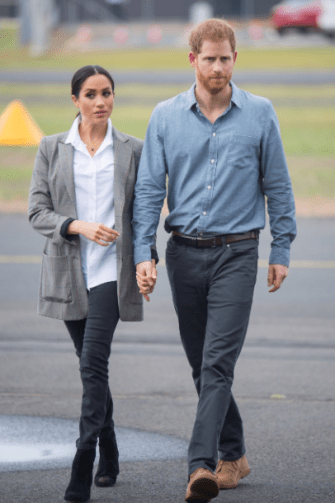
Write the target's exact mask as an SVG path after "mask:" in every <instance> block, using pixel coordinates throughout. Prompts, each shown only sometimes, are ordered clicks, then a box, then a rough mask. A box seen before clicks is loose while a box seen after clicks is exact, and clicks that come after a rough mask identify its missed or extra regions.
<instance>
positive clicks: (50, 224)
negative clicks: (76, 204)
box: [28, 137, 75, 245]
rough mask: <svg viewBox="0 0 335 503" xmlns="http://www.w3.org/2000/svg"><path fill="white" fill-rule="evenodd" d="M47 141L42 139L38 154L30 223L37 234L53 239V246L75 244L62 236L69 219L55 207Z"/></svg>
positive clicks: (32, 182) (34, 172) (33, 177)
mask: <svg viewBox="0 0 335 503" xmlns="http://www.w3.org/2000/svg"><path fill="white" fill-rule="evenodd" d="M47 141H48V137H45V138H42V140H41V142H40V145H39V148H38V151H37V154H36V159H35V165H34V169H33V175H32V179H31V184H30V191H29V201H28V218H29V222H30V223H31V225H32V226H33V228H34V229H35V230H36V231H37V232H39V233H40V234H42V235H43V236H45V237H47V238H49V239H51V241H52V243H53V244H56V245H62V244H64V243H70V244H75V243H74V242H72V241H71V240H68V239H65V238H64V237H62V235H61V229H62V225H63V223H64V222H65V221H66V220H67V219H68V217H67V216H64V215H60V214H59V213H56V211H55V210H54V207H53V203H52V198H51V193H50V188H49V181H48V174H49V158H48V150H47Z"/></svg>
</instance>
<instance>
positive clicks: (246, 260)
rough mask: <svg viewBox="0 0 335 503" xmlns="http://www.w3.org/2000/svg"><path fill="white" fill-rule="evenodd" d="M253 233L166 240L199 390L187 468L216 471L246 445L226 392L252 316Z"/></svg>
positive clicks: (175, 299) (175, 298) (176, 300)
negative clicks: (210, 240)
mask: <svg viewBox="0 0 335 503" xmlns="http://www.w3.org/2000/svg"><path fill="white" fill-rule="evenodd" d="M257 259H258V241H257V240H255V239H248V240H244V241H238V242H234V243H231V244H230V245H227V244H224V245H222V246H218V247H215V248H193V247H190V246H186V245H182V244H179V243H176V242H175V241H174V240H173V238H170V239H169V241H168V245H167V249H166V266H167V272H168V277H169V281H170V285H171V289H172V296H173V302H174V307H175V310H176V313H177V316H178V320H179V330H180V335H181V340H182V344H183V346H184V349H185V352H186V356H187V358H188V361H189V363H190V365H191V367H192V375H193V379H194V384H195V387H196V389H197V392H198V395H199V402H198V407H197V414H196V419H195V424H194V428H193V433H192V437H191V441H190V445H189V451H188V459H189V474H191V473H193V472H194V471H195V470H196V469H197V468H200V467H202V468H207V469H208V470H211V471H214V470H215V468H216V465H217V461H218V457H219V458H220V459H223V460H227V461H234V460H236V459H239V458H240V457H242V456H243V455H244V453H245V445H244V438H243V425H242V419H241V416H240V413H239V410H238V407H237V404H236V402H235V400H234V397H233V394H232V392H231V386H232V384H233V378H234V367H235V364H236V361H237V358H238V356H239V354H240V351H241V349H242V345H243V342H244V339H245V335H246V331H247V326H248V322H249V316H250V310H251V304H252V297H253V291H254V286H255V282H256V276H257Z"/></svg>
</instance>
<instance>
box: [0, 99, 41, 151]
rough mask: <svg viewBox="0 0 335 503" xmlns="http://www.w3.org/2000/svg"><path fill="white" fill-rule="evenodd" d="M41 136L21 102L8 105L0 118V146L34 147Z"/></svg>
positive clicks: (17, 101)
mask: <svg viewBox="0 0 335 503" xmlns="http://www.w3.org/2000/svg"><path fill="white" fill-rule="evenodd" d="M43 136H44V135H43V133H42V132H41V131H40V129H39V128H38V126H37V124H35V122H34V120H33V118H32V117H31V115H30V114H29V113H28V112H27V110H26V109H25V107H24V106H23V104H22V103H21V101H19V100H15V101H12V102H11V103H9V105H8V107H7V108H6V110H5V111H4V113H3V114H2V115H1V117H0V145H2V146H6V147H9V146H11V147H12V146H22V147H27V146H34V145H38V144H39V143H40V141H41V139H42V138H43Z"/></svg>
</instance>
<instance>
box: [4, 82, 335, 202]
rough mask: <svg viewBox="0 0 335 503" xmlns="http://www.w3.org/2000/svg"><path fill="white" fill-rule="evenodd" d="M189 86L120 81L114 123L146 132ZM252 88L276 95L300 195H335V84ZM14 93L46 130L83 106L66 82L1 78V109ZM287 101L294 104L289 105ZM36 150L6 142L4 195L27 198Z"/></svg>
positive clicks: (59, 126)
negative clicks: (158, 111) (164, 104)
mask: <svg viewBox="0 0 335 503" xmlns="http://www.w3.org/2000/svg"><path fill="white" fill-rule="evenodd" d="M183 90H185V87H180V86H167V85H163V86H144V85H127V86H120V88H118V87H117V94H116V101H115V108H114V111H113V115H112V121H113V124H114V125H115V127H117V128H118V129H120V130H121V131H124V132H126V133H128V134H131V135H134V136H137V137H139V138H144V136H145V131H146V128H147V124H148V120H149V117H150V114H151V112H152V109H153V107H154V105H155V104H156V103H157V102H159V101H161V100H163V99H167V98H169V97H170V96H173V95H175V94H177V93H179V92H182V91H183ZM248 90H249V91H251V92H253V93H255V94H260V95H263V96H266V97H268V98H270V99H272V100H273V103H274V105H275V109H276V111H277V114H278V118H279V122H280V126H281V132H282V137H283V143H284V148H285V152H286V154H287V155H288V164H289V168H290V173H291V177H292V183H293V187H294V191H295V195H296V197H311V196H321V197H322V196H325V197H334V198H335V149H334V137H335V111H334V100H335V86H323V87H319V88H318V89H317V93H316V91H315V88H314V87H312V86H310V87H309V86H307V87H306V86H249V87H248ZM320 98H322V100H323V101H322V104H321V105H320V103H319V99H320ZM11 99H21V100H22V101H23V103H24V104H25V105H26V107H27V109H28V110H29V112H30V113H31V114H32V116H33V118H34V119H35V121H36V122H37V124H38V125H39V126H40V128H41V129H42V131H43V132H44V134H46V135H49V134H53V133H57V132H61V131H67V130H68V129H69V128H70V126H71V123H72V121H73V119H74V117H75V115H76V112H77V110H76V108H75V107H74V106H73V104H72V102H71V99H70V89H69V86H68V85H65V84H64V85H59V86H55V85H40V86H36V85H33V84H30V85H28V84H25V85H22V84H21V85H20V84H13V85H12V86H11V87H10V89H8V86H6V85H5V84H0V113H2V111H3V110H4V108H5V107H6V106H7V104H8V102H9V101H10V100H11ZM118 100H119V102H118ZM314 100H317V101H314ZM130 101H131V102H132V103H134V105H130V104H129V103H128V102H130ZM287 101H290V102H292V103H294V106H293V107H288V106H286V105H285V104H286V102H287ZM138 103H142V104H141V105H139V104H138ZM36 150H37V149H36V148H33V147H30V148H24V147H15V148H14V147H0V199H6V200H11V199H15V198H21V199H26V198H27V195H28V189H29V181H30V177H31V171H32V167H33V164H34V158H35V154H36Z"/></svg>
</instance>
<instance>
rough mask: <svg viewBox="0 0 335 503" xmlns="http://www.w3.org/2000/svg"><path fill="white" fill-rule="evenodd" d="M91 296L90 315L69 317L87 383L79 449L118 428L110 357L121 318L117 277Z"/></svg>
mask: <svg viewBox="0 0 335 503" xmlns="http://www.w3.org/2000/svg"><path fill="white" fill-rule="evenodd" d="M88 300H89V308H88V316H87V318H85V319H83V320H73V321H65V325H66V327H67V329H68V331H69V333H70V336H71V338H72V340H73V343H74V346H75V349H76V354H77V356H78V357H79V361H80V374H81V380H82V383H83V400H82V409H81V417H80V423H79V433H80V436H79V438H78V440H77V448H79V449H92V448H95V447H96V444H97V439H98V437H100V438H103V437H108V435H109V433H110V432H111V430H114V422H113V400H112V395H111V392H110V389H109V384H108V360H109V356H110V352H111V343H112V339H113V335H114V331H115V328H116V325H117V323H118V321H119V307H118V300H117V284H116V281H111V282H109V283H103V284H102V285H98V286H96V287H94V288H91V290H90V291H89V292H88Z"/></svg>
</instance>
